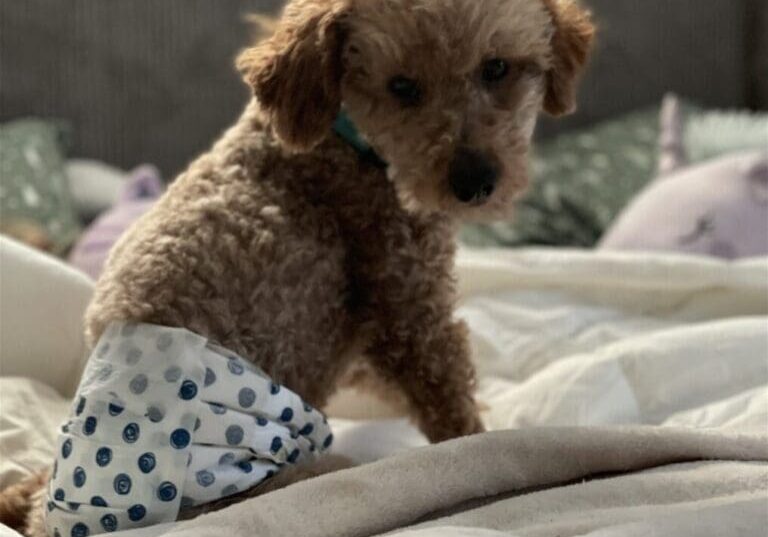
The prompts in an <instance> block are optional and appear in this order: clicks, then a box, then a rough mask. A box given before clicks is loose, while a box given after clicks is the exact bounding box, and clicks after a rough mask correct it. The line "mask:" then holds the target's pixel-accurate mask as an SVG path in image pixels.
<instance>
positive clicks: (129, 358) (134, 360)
mask: <svg viewBox="0 0 768 537" xmlns="http://www.w3.org/2000/svg"><path fill="white" fill-rule="evenodd" d="M142 354H143V353H142V352H141V349H136V348H133V349H131V350H129V351H128V354H126V356H125V363H127V364H128V365H136V364H138V363H139V361H140V360H141V355H142Z"/></svg>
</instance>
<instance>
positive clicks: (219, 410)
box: [208, 403, 227, 416]
mask: <svg viewBox="0 0 768 537" xmlns="http://www.w3.org/2000/svg"><path fill="white" fill-rule="evenodd" d="M208 408H210V409H211V412H213V413H214V414H216V415H218V416H222V415H224V414H226V413H227V407H225V406H224V405H220V404H218V403H211V404H209V405H208Z"/></svg>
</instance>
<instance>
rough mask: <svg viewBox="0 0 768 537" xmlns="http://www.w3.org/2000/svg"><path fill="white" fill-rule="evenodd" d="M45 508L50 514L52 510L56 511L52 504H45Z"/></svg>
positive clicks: (54, 505)
mask: <svg viewBox="0 0 768 537" xmlns="http://www.w3.org/2000/svg"><path fill="white" fill-rule="evenodd" d="M45 506H46V507H47V508H48V512H51V511H53V510H54V509H56V504H55V503H53V502H48V503H47V504H45Z"/></svg>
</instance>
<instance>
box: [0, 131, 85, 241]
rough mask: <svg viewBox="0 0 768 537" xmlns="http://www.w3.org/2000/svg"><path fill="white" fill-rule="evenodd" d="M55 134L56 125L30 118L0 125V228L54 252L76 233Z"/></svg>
mask: <svg viewBox="0 0 768 537" xmlns="http://www.w3.org/2000/svg"><path fill="white" fill-rule="evenodd" d="M60 132H61V131H60V128H59V126H58V125H56V124H54V123H50V122H45V121H41V120H36V119H25V120H18V121H14V122H11V123H6V124H4V125H1V126H0V230H2V232H3V233H5V234H6V235H10V236H12V237H16V238H18V239H19V240H22V241H25V242H27V243H28V244H32V245H34V246H37V247H40V248H43V249H49V250H51V251H52V252H54V253H57V254H61V253H63V252H64V251H66V249H67V248H68V247H69V246H70V245H71V244H72V242H73V241H74V239H75V238H76V237H77V235H78V233H79V231H80V229H79V224H78V221H77V216H76V214H75V211H74V210H73V208H72V203H71V200H70V197H69V187H68V183H67V178H66V175H65V173H64V161H63V158H62V151H61V147H60V143H59V136H60Z"/></svg>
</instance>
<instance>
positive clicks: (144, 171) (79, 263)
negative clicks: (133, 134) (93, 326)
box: [69, 165, 164, 279]
mask: <svg viewBox="0 0 768 537" xmlns="http://www.w3.org/2000/svg"><path fill="white" fill-rule="evenodd" d="M163 188H164V186H163V181H162V179H161V177H160V172H158V171H157V168H155V167H154V166H149V165H144V166H140V167H139V168H137V169H136V170H134V171H133V172H132V173H131V174H130V177H129V178H128V180H127V181H126V182H125V183H124V185H123V187H122V189H121V192H120V194H119V196H118V199H117V202H116V203H115V205H114V206H113V207H112V208H111V209H110V210H108V211H107V212H105V213H104V214H102V215H101V216H100V217H99V218H97V219H96V220H95V221H94V222H93V224H91V225H90V226H89V227H88V229H86V231H85V232H84V233H83V235H82V236H81V237H80V240H78V241H77V244H76V245H75V247H74V248H73V249H72V252H71V253H70V255H69V262H70V263H71V264H72V265H74V266H75V267H77V268H79V269H80V270H82V271H83V272H85V273H86V274H88V275H89V276H91V278H93V279H97V278H98V277H99V275H100V274H101V271H102V269H103V268H104V263H105V262H106V260H107V256H108V255H109V251H110V250H111V249H112V246H113V245H114V244H115V242H117V240H118V239H119V238H120V236H121V235H122V234H123V233H124V232H125V231H126V230H127V229H128V228H129V227H130V226H131V224H133V222H135V221H136V220H138V219H139V217H140V216H141V215H143V214H144V213H145V212H147V211H148V210H149V209H150V208H151V207H152V205H154V203H155V201H156V200H157V198H159V197H160V195H161V194H162V193H163Z"/></svg>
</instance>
